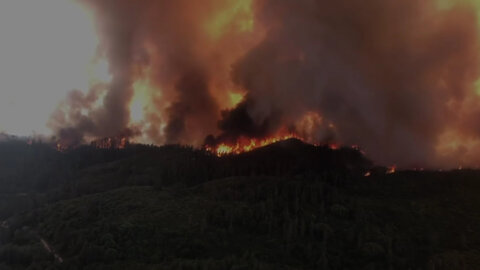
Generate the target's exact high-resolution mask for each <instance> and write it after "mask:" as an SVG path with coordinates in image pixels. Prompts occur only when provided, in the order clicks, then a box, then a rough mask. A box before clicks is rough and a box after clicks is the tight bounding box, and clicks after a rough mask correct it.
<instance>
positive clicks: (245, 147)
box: [205, 134, 301, 156]
mask: <svg viewBox="0 0 480 270" xmlns="http://www.w3.org/2000/svg"><path fill="white" fill-rule="evenodd" d="M292 138H296V139H299V140H301V138H299V137H298V136H296V135H295V134H288V135H284V136H278V137H270V138H265V139H245V138H241V139H239V140H238V141H237V142H236V143H235V144H227V143H221V144H219V145H217V146H206V147H205V149H206V150H207V151H209V152H212V153H214V154H216V155H217V156H225V155H230V154H240V153H244V152H249V151H252V150H254V149H257V148H259V147H263V146H267V145H269V144H272V143H276V142H279V141H283V140H288V139H292Z"/></svg>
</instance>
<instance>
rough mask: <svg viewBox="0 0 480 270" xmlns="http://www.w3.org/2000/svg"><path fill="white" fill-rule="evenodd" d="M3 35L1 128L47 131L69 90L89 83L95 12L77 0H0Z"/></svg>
mask: <svg viewBox="0 0 480 270" xmlns="http://www.w3.org/2000/svg"><path fill="white" fill-rule="evenodd" d="M0 37H1V38H0V131H5V132H8V133H10V134H16V135H31V134H32V133H33V132H35V133H41V134H49V133H50V130H49V129H48V128H47V127H46V122H47V121H48V119H49V117H50V114H51V113H52V112H53V110H54V109H55V108H56V106H57V104H58V103H59V102H60V101H61V100H62V99H64V98H65V96H66V93H67V92H68V91H69V90H71V89H73V88H77V89H81V90H85V89H86V88H88V82H89V81H88V80H89V77H90V76H89V72H90V73H91V72H92V70H89V63H90V62H91V61H92V59H93V57H94V55H95V51H96V46H97V44H98V39H97V37H96V34H95V29H94V25H93V19H92V18H91V15H90V14H89V13H88V12H87V10H86V9H84V8H83V7H82V6H80V5H79V4H78V3H76V2H74V0H1V1H0Z"/></svg>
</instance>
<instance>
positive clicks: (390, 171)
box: [386, 165, 397, 174]
mask: <svg viewBox="0 0 480 270" xmlns="http://www.w3.org/2000/svg"><path fill="white" fill-rule="evenodd" d="M396 171H397V166H396V165H393V166H391V167H389V168H388V169H387V172H386V174H393V173H395V172H396Z"/></svg>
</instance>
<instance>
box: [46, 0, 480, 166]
mask: <svg viewBox="0 0 480 270" xmlns="http://www.w3.org/2000/svg"><path fill="white" fill-rule="evenodd" d="M83 1H84V2H85V4H87V5H89V6H90V7H91V8H92V10H94V12H95V14H96V23H97V28H98V33H99V36H100V46H99V57H105V58H106V59H107V60H108V62H109V67H110V73H111V76H112V79H111V81H110V82H108V83H106V84H105V83H104V84H99V85H93V86H92V88H91V89H90V92H89V93H87V94H83V93H81V92H78V91H74V92H72V93H71V94H70V95H69V97H68V98H67V100H66V101H65V102H64V103H63V104H61V106H60V107H59V108H58V110H57V111H56V112H55V113H54V115H53V117H52V121H51V123H50V126H51V127H52V128H53V129H54V130H55V131H56V134H57V136H58V137H59V138H60V139H63V140H66V141H69V143H80V142H82V141H84V140H85V139H87V138H100V137H105V136H117V135H118V134H120V133H124V132H125V131H126V130H135V131H136V132H132V133H131V134H141V136H140V137H141V140H146V141H149V142H153V143H157V144H163V143H188V144H194V145H201V144H202V143H203V142H204V138H205V137H206V136H207V135H209V134H213V136H209V137H208V142H210V143H212V142H213V143H218V142H221V141H229V142H232V141H235V140H237V139H238V138H240V137H247V138H252V137H253V138H263V137H268V136H275V135H276V134H278V133H279V132H280V131H282V130H288V131H289V132H295V133H297V134H299V135H301V136H302V137H304V138H307V139H308V140H310V141H312V142H318V143H322V142H332V141H334V142H338V143H341V144H345V145H351V144H355V145H359V146H360V147H361V148H362V149H364V150H365V152H366V153H367V155H368V156H370V157H371V158H373V159H374V160H375V161H376V162H378V163H381V164H387V165H390V164H397V165H399V166H408V167H412V166H427V167H440V166H442V167H452V166H457V165H459V164H463V165H470V166H474V165H476V164H478V163H480V128H478V123H479V121H480V109H478V108H480V106H479V105H480V104H479V98H480V97H478V95H477V93H476V89H475V83H476V81H477V79H478V78H479V77H480V76H479V75H480V74H479V69H478V67H479V52H480V48H479V42H478V41H479V36H478V32H479V31H478V30H479V29H478V18H477V14H476V10H475V9H474V7H473V5H469V3H468V2H466V1H464V2H460V3H457V4H453V2H452V5H451V6H448V8H447V7H443V6H442V5H440V4H439V1H437V0H424V1H418V0H403V1H398V0H367V1H363V0H362V1H361V0H337V1H329V0H328V1H327V0H297V1H289V0H246V1H244V0H228V1H225V0H223V1H221V0H205V1H189V0H177V1H170V0H159V1H154V0H139V1H128V0H115V1H113V0H102V1H100V0H83ZM200 2H201V3H200ZM141 80H144V81H145V80H147V81H148V82H149V84H148V91H147V99H146V100H147V101H146V103H145V104H143V115H144V117H143V119H142V121H140V122H138V121H137V122H134V121H133V120H132V119H131V113H132V112H131V106H130V105H131V103H132V100H133V99H134V96H135V94H136V91H137V89H136V85H138V84H137V82H138V81H141ZM239 93H241V94H243V95H244V98H243V101H240V102H238V101H236V102H233V101H232V100H230V98H229V97H231V96H232V94H237V95H238V94H239Z"/></svg>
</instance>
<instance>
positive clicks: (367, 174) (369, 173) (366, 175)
mask: <svg viewBox="0 0 480 270" xmlns="http://www.w3.org/2000/svg"><path fill="white" fill-rule="evenodd" d="M370 175H372V173H371V172H366V173H365V174H364V175H363V176H365V177H369V176H370Z"/></svg>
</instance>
